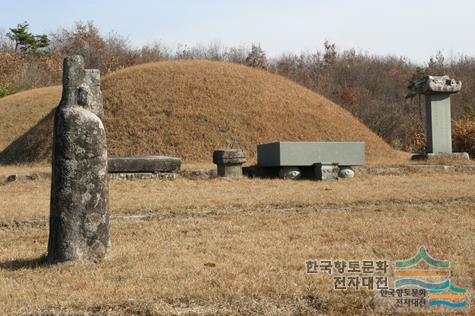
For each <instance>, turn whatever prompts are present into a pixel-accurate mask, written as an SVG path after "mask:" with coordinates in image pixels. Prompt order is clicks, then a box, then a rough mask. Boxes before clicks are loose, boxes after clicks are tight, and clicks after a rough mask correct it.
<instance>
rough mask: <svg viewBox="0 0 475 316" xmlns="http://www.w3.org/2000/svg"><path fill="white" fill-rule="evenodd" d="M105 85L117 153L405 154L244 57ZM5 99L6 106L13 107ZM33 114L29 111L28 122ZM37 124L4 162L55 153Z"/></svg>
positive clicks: (123, 76)
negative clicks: (338, 148) (296, 144)
mask: <svg viewBox="0 0 475 316" xmlns="http://www.w3.org/2000/svg"><path fill="white" fill-rule="evenodd" d="M54 89H57V88H52V90H54ZM54 91H55V92H54V96H58V95H59V94H56V93H57V90H54ZM103 93H104V104H105V120H104V123H105V126H106V129H107V136H108V146H109V153H110V154H111V155H118V156H125V155H152V154H164V155H174V156H179V157H183V158H184V159H185V160H186V161H209V160H210V159H211V155H212V152H213V150H214V149H215V148H219V147H241V148H243V149H245V150H246V151H247V152H248V154H249V157H250V161H253V160H254V159H255V151H256V145H257V144H258V143H266V142H271V141H279V140H281V141H286V140H287V141H319V140H320V141H351V140H356V141H364V142H365V143H366V154H367V159H368V161H369V162H371V161H373V160H377V161H383V162H384V161H388V160H389V161H392V160H394V159H406V158H407V155H404V154H403V153H400V152H397V151H395V150H393V149H392V148H391V147H390V146H389V145H387V144H386V143H384V141H382V140H381V138H379V137H378V136H376V135H375V134H374V133H373V132H371V131H370V130H369V129H368V128H367V127H366V126H365V125H364V124H362V123H361V122H360V121H359V120H357V119H356V118H355V117H353V116H352V115H351V114H350V113H349V112H347V111H346V110H344V109H343V108H341V107H339V106H338V105H336V104H334V103H333V102H331V101H329V100H328V99H326V98H324V97H322V96H320V95H318V94H316V93H314V92H312V91H310V90H308V89H306V88H303V87H302V86H299V85H298V84H295V83H294V82H292V81H290V80H288V79H285V78H283V77H281V76H278V75H273V74H270V73H268V72H265V71H259V70H256V69H253V68H250V67H245V66H241V65H236V64H230V63H219V62H209V61H179V62H178V61H172V62H161V63H152V64H145V65H140V66H135V67H130V68H127V69H124V70H121V71H117V72H115V73H112V74H111V75H109V76H106V77H105V78H104V80H103ZM52 95H53V93H52ZM15 97H22V98H25V99H32V101H31V102H34V103H36V104H37V106H38V107H41V108H43V109H45V108H48V107H49V108H51V106H52V105H55V104H57V103H58V100H56V101H54V102H52V101H51V97H49V98H50V99H44V98H41V97H39V96H36V92H35V90H33V91H29V92H24V93H21V94H18V95H16V96H15V95H14V96H11V97H9V98H10V99H12V98H15ZM1 102H3V101H0V108H2V107H7V106H6V105H2V103H1ZM45 104H48V106H45ZM22 119H23V118H22V117H20V116H18V117H16V118H15V120H22ZM33 122H36V121H33V120H32V118H29V119H28V121H27V123H26V124H30V126H31V125H32V123H33ZM39 125H40V126H36V127H35V128H34V129H33V130H32V131H30V132H29V133H27V135H24V136H23V137H21V138H20V139H19V141H17V142H16V143H14V144H13V145H11V146H10V147H9V148H7V149H6V150H4V151H3V152H2V153H1V154H0V162H3V163H12V162H31V161H39V160H45V159H49V158H50V154H49V153H50V149H51V136H50V135H51V126H52V124H51V117H49V118H48V119H46V120H45V121H44V122H42V123H40V124H39ZM39 131H40V132H39ZM17 132H18V131H17ZM17 132H15V131H10V130H8V131H7V133H6V134H5V135H10V136H8V137H10V139H11V141H13V135H15V138H18V137H20V136H21V133H17Z"/></svg>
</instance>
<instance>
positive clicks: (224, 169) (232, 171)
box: [213, 149, 246, 177]
mask: <svg viewBox="0 0 475 316" xmlns="http://www.w3.org/2000/svg"><path fill="white" fill-rule="evenodd" d="M245 162H246V155H245V154H244V152H243V151H242V150H241V149H222V150H215V151H214V152H213V163H215V164H216V165H217V168H218V176H219V177H241V176H242V164H243V163H245Z"/></svg>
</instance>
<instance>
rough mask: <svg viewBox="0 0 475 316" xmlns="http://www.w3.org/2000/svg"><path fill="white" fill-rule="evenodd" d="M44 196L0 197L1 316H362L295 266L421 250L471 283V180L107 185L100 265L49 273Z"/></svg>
mask: <svg viewBox="0 0 475 316" xmlns="http://www.w3.org/2000/svg"><path fill="white" fill-rule="evenodd" d="M41 168H45V167H43V166H31V167H29V169H28V168H26V169H25V170H32V169H34V170H41ZM14 170H15V167H1V168H0V174H8V173H9V172H12V171H14ZM49 185H50V183H49V180H35V181H18V182H13V183H8V184H4V185H0V310H1V311H2V314H21V313H48V312H65V313H83V312H86V313H90V314H93V313H99V314H117V315H123V314H134V315H160V314H176V315H215V314H229V315H233V314H262V315H275V314H283V315H297V314H307V315H318V314H321V315H371V314H374V313H375V303H374V301H373V293H372V292H369V291H336V290H332V284H331V280H330V278H328V277H326V276H324V275H322V274H318V275H308V274H306V273H305V260H307V259H312V258H320V259H324V258H326V259H330V258H340V259H348V260H350V259H356V260H361V259H367V258H373V259H388V260H395V259H402V258H409V257H412V256H413V255H414V254H415V252H416V251H417V249H418V247H419V246H420V245H425V246H426V247H427V248H428V250H429V251H430V253H431V255H433V256H434V257H435V258H442V259H447V260H450V261H451V264H452V273H453V275H454V276H463V277H471V278H473V277H474V276H475V264H474V262H475V252H474V251H473V250H474V249H475V195H474V193H473V188H474V187H475V176H473V175H470V174H463V173H451V174H411V175H399V176H370V175H364V176H363V175H361V176H358V177H357V178H354V179H349V180H341V181H337V182H326V183H324V182H314V181H284V180H262V179H260V180H259V179H252V180H251V179H240V180H225V179H211V180H187V179H184V178H179V179H178V180H176V181H154V180H143V181H120V180H113V181H111V183H110V209H111V218H112V219H111V234H112V236H111V238H112V242H113V251H112V254H111V256H110V258H108V259H107V260H104V261H101V262H99V263H98V264H79V263H73V264H62V265H57V266H53V267H47V266H44V265H43V264H42V260H43V256H44V254H45V251H46V247H47V238H48V226H47V219H48V212H49ZM470 286H471V288H472V289H473V288H475V283H473V281H472V283H471V285H470ZM474 304H475V302H474V301H473V300H472V302H471V310H470V311H469V312H468V313H472V314H474V313H475V309H474Z"/></svg>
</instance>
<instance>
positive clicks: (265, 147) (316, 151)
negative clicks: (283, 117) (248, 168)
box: [257, 142, 365, 167]
mask: <svg viewBox="0 0 475 316" xmlns="http://www.w3.org/2000/svg"><path fill="white" fill-rule="evenodd" d="M322 162H326V163H336V164H338V165H340V166H361V165H364V163H365V143H364V142H276V143H270V144H261V145H257V164H258V166H259V167H284V166H296V167H299V166H300V167H302V166H312V165H314V164H317V163H322Z"/></svg>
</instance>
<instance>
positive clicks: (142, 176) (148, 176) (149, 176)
mask: <svg viewBox="0 0 475 316" xmlns="http://www.w3.org/2000/svg"><path fill="white" fill-rule="evenodd" d="M177 178H178V173H176V172H171V173H166V172H160V173H150V172H148V173H139V172H135V173H110V179H117V180H164V181H165V180H167V181H174V180H176V179H177Z"/></svg>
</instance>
